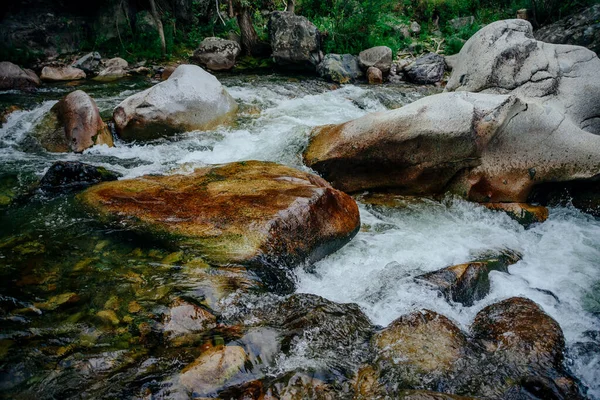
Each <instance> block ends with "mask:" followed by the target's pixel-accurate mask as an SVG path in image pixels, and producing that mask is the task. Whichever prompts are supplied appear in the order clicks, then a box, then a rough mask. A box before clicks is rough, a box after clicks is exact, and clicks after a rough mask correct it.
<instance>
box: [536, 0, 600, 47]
mask: <svg viewBox="0 0 600 400" xmlns="http://www.w3.org/2000/svg"><path fill="white" fill-rule="evenodd" d="M599 21H600V4H596V5H595V6H592V7H589V8H586V9H585V10H582V11H580V12H577V13H575V14H574V15H571V16H569V17H566V18H563V19H561V20H560V21H557V22H555V23H553V24H550V25H546V26H544V27H542V28H540V29H538V30H537V31H535V33H534V36H535V38H536V39H537V40H540V41H542V42H547V43H555V44H571V45H576V46H584V47H587V48H588V49H590V50H592V51H593V52H595V53H596V54H600V23H599Z"/></svg>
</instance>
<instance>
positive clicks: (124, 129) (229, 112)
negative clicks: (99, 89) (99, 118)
mask: <svg viewBox="0 0 600 400" xmlns="http://www.w3.org/2000/svg"><path fill="white" fill-rule="evenodd" d="M237 107H238V106H237V103H236V102H235V100H234V99H233V98H232V97H231V96H230V95H229V93H227V91H226V90H225V88H224V87H223V86H222V85H221V83H220V82H219V81H218V80H217V78H215V77H214V76H213V75H211V74H209V73H208V72H206V71H204V70H203V69H202V68H200V67H198V66H197V65H180V66H179V67H177V69H176V70H175V72H173V74H172V75H171V76H170V77H169V79H167V80H166V81H164V82H161V83H159V84H157V85H155V86H153V87H151V88H149V89H146V90H144V91H143V92H140V93H136V94H134V95H132V96H130V97H128V98H126V99H125V100H123V101H122V102H121V104H119V105H118V106H117V108H115V111H114V114H113V117H114V120H115V127H116V129H117V132H118V134H119V135H120V136H121V137H122V138H123V139H125V140H148V139H157V138H160V137H163V136H168V135H173V134H175V133H179V132H186V131H191V130H207V129H212V128H214V127H216V126H218V125H220V124H223V123H227V122H230V121H231V120H232V119H233V117H234V116H235V113H236V111H237Z"/></svg>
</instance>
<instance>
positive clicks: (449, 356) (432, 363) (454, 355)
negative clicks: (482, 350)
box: [372, 310, 467, 388]
mask: <svg viewBox="0 0 600 400" xmlns="http://www.w3.org/2000/svg"><path fill="white" fill-rule="evenodd" d="M372 343H373V348H374V351H375V361H374V363H373V364H374V366H375V369H376V371H378V373H379V381H380V382H381V383H383V384H384V385H392V386H394V385H396V386H400V387H404V388H407V387H411V386H414V385H420V381H422V380H424V381H427V382H428V383H431V382H432V381H434V380H436V379H439V378H440V377H441V376H443V375H446V374H449V373H451V371H453V370H454V368H455V364H456V363H457V362H458V361H459V360H460V359H461V358H462V357H463V356H464V354H465V351H466V347H467V337H466V335H465V334H464V333H463V332H462V331H461V330H460V329H459V328H458V327H457V326H456V325H455V324H454V323H453V322H452V321H450V320H449V319H448V318H446V317H444V316H443V315H440V314H437V313H435V312H433V311H429V310H421V311H416V312H413V313H411V314H408V315H403V316H402V317H400V318H398V319H396V320H395V321H394V322H392V323H391V324H390V325H388V327H386V328H385V329H384V330H382V331H381V332H379V333H377V334H375V336H374V337H373V339H372ZM398 383H401V385H398Z"/></svg>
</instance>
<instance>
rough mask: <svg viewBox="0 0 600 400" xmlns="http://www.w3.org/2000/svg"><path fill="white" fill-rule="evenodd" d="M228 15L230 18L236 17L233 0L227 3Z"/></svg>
mask: <svg viewBox="0 0 600 400" xmlns="http://www.w3.org/2000/svg"><path fill="white" fill-rule="evenodd" d="M227 15H229V18H233V17H235V12H234V11H233V0H228V1H227Z"/></svg>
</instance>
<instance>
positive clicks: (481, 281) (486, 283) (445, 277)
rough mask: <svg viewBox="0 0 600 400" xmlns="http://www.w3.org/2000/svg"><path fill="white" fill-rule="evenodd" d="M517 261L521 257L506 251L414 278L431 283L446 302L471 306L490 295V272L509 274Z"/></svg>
mask: <svg viewBox="0 0 600 400" xmlns="http://www.w3.org/2000/svg"><path fill="white" fill-rule="evenodd" d="M520 260H521V255H520V254H518V253H516V252H513V251H510V250H506V251H503V252H500V253H498V254H495V255H493V256H491V257H485V258H480V259H478V260H475V261H471V262H468V263H465V264H458V265H453V266H450V267H446V268H444V269H441V270H439V271H434V272H429V273H427V274H424V275H420V276H418V277H417V278H416V279H417V280H419V281H425V282H427V283H429V284H431V285H432V286H433V287H435V288H436V289H438V290H439V291H440V292H442V293H443V294H444V296H445V297H446V298H447V299H449V300H452V301H455V302H457V303H461V304H463V305H464V306H471V305H473V303H474V302H475V301H477V300H481V299H483V298H484V297H485V296H486V295H487V294H488V293H489V291H490V280H489V274H490V272H492V271H501V272H508V267H509V266H510V265H512V264H515V263H517V262H518V261H520Z"/></svg>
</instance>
